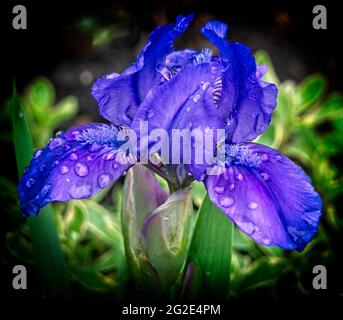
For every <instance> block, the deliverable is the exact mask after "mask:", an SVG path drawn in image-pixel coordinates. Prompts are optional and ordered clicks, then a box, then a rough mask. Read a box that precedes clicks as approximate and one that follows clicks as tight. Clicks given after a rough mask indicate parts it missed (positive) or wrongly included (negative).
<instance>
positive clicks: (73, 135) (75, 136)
mask: <svg viewBox="0 0 343 320" xmlns="http://www.w3.org/2000/svg"><path fill="white" fill-rule="evenodd" d="M79 136H80V132H79V131H77V130H74V131H72V132H70V133H69V134H68V135H67V140H68V141H75V140H76V139H78V137H79Z"/></svg>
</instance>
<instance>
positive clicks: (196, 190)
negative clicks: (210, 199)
mask: <svg viewBox="0 0 343 320" xmlns="http://www.w3.org/2000/svg"><path fill="white" fill-rule="evenodd" d="M205 197H206V188H205V186H204V184H203V183H202V182H199V181H194V182H193V188H192V200H193V203H194V204H195V205H196V206H197V207H198V208H199V207H200V206H201V204H202V202H203V201H204V199H205Z"/></svg>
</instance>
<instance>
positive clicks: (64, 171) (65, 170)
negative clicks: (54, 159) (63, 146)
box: [60, 166, 69, 174]
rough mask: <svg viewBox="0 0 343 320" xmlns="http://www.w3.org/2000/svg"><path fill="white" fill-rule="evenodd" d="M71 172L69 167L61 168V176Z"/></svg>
mask: <svg viewBox="0 0 343 320" xmlns="http://www.w3.org/2000/svg"><path fill="white" fill-rule="evenodd" d="M68 172H69V167H67V166H60V173H61V174H66V173H68Z"/></svg>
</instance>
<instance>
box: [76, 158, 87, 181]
mask: <svg viewBox="0 0 343 320" xmlns="http://www.w3.org/2000/svg"><path fill="white" fill-rule="evenodd" d="M75 173H76V174H77V175H78V176H79V177H85V176H86V175H87V174H88V167H87V165H85V164H83V163H80V162H78V163H77V164H76V165H75Z"/></svg>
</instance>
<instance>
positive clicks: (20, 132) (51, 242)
mask: <svg viewBox="0 0 343 320" xmlns="http://www.w3.org/2000/svg"><path fill="white" fill-rule="evenodd" d="M9 103H10V108H11V110H12V124H13V128H12V130H13V142H14V147H15V154H16V159H17V167H18V174H19V176H21V175H22V173H23V171H24V168H25V166H26V165H28V164H29V162H30V160H31V157H32V153H33V146H32V140H31V136H30V134H29V130H28V128H27V124H26V119H25V117H24V113H23V111H22V105H21V101H20V99H19V97H18V95H17V93H16V90H15V88H14V92H13V96H12V98H11V100H10V102H9ZM18 215H19V212H18ZM28 224H29V228H30V233H31V237H32V242H33V248H34V252H35V257H36V261H37V265H38V267H39V270H40V275H41V278H42V280H43V283H44V285H45V289H46V290H47V293H48V295H49V296H50V297H51V298H65V297H67V296H69V285H68V283H69V279H68V275H67V270H66V267H65V262H64V257H63V253H62V250H61V247H60V243H59V238H58V234H57V230H56V224H55V221H54V217H53V212H52V209H51V206H50V205H48V206H46V207H44V208H42V209H41V211H40V214H39V215H38V216H36V217H30V218H28Z"/></svg>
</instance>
